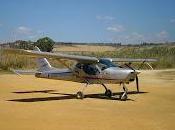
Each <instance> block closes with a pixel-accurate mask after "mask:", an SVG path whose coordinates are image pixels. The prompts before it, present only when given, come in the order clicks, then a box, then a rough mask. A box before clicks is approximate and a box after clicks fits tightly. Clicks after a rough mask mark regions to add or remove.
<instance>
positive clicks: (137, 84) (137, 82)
mask: <svg viewBox="0 0 175 130" xmlns="http://www.w3.org/2000/svg"><path fill="white" fill-rule="evenodd" d="M136 87H137V92H139V79H138V76H137V75H136Z"/></svg>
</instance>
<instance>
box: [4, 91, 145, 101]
mask: <svg viewBox="0 0 175 130" xmlns="http://www.w3.org/2000/svg"><path fill="white" fill-rule="evenodd" d="M55 91H56V90H41V91H18V92H12V93H16V94H26V93H48V94H53V95H61V96H56V97H55V96H52V97H41V98H40V97H39V98H24V99H12V100H7V101H14V102H41V101H55V100H67V99H76V95H75V94H68V93H58V92H55ZM144 93H148V92H139V93H138V92H136V91H130V92H128V95H131V94H144ZM119 95H121V92H116V93H113V96H112V97H111V98H109V97H106V96H105V95H104V93H98V94H86V95H85V98H96V99H106V100H120V99H119ZM127 100H128V101H129V100H130V101H134V100H132V99H129V98H128V99H127Z"/></svg>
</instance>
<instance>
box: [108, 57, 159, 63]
mask: <svg viewBox="0 0 175 130" xmlns="http://www.w3.org/2000/svg"><path fill="white" fill-rule="evenodd" d="M111 60H112V62H156V61H158V60H157V59H133V58H112V59H111Z"/></svg>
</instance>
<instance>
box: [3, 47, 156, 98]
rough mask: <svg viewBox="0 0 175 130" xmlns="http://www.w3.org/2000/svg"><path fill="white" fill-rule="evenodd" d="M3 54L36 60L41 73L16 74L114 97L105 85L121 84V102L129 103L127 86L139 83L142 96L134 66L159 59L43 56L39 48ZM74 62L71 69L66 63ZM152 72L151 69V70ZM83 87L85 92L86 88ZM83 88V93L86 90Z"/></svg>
mask: <svg viewBox="0 0 175 130" xmlns="http://www.w3.org/2000/svg"><path fill="white" fill-rule="evenodd" d="M4 52H6V53H8V54H9V53H10V54H19V55H23V56H30V57H37V58H38V59H37V64H38V69H37V70H36V71H24V70H14V72H15V73H17V74H35V77H37V78H47V79H57V80H66V81H73V82H79V83H85V84H86V85H85V87H87V86H88V85H89V84H101V85H102V86H103V87H104V88H105V95H106V96H107V97H109V98H110V97H111V96H112V91H111V90H110V89H108V88H107V87H106V85H105V84H121V85H122V86H123V92H122V93H121V95H120V99H121V100H122V101H125V100H127V98H128V96H127V92H128V89H127V87H126V85H125V84H129V83H130V82H133V81H134V80H136V86H137V92H139V84H138V74H139V73H140V71H139V70H135V69H134V68H132V67H131V63H132V62H142V64H144V63H147V65H148V66H149V67H151V66H150V64H148V62H155V61H157V60H156V59H127V58H113V59H112V58H101V59H98V58H96V57H88V56H77V55H68V54H61V53H50V52H41V51H40V49H39V48H38V47H35V50H23V49H7V48H6V49H4ZM46 58H52V59H56V60H58V61H60V63H62V64H63V65H64V66H66V67H67V69H59V68H55V67H52V66H51V65H50V63H49V62H48V60H47V59H46ZM63 59H64V60H65V59H66V60H74V61H76V64H75V65H73V66H72V67H69V66H68V65H67V64H66V63H65V62H64V61H63ZM113 62H128V64H125V65H124V66H120V65H117V64H114V63H113ZM151 68H152V67H151ZM85 87H84V88H85ZM84 88H83V90H84ZM83 90H81V91H78V92H77V94H76V97H77V99H83V98H84V94H83Z"/></svg>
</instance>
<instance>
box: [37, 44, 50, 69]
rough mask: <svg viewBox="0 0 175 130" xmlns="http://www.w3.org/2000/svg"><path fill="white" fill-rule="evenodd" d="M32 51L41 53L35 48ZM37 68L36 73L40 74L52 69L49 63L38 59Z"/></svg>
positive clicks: (43, 59) (44, 59)
mask: <svg viewBox="0 0 175 130" xmlns="http://www.w3.org/2000/svg"><path fill="white" fill-rule="evenodd" d="M34 50H35V51H39V52H41V51H40V49H39V48H38V47H37V46H35V48H34ZM37 66H38V71H40V72H43V71H48V70H51V69H52V66H51V65H50V63H49V62H48V60H47V59H46V58H38V59H37Z"/></svg>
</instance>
